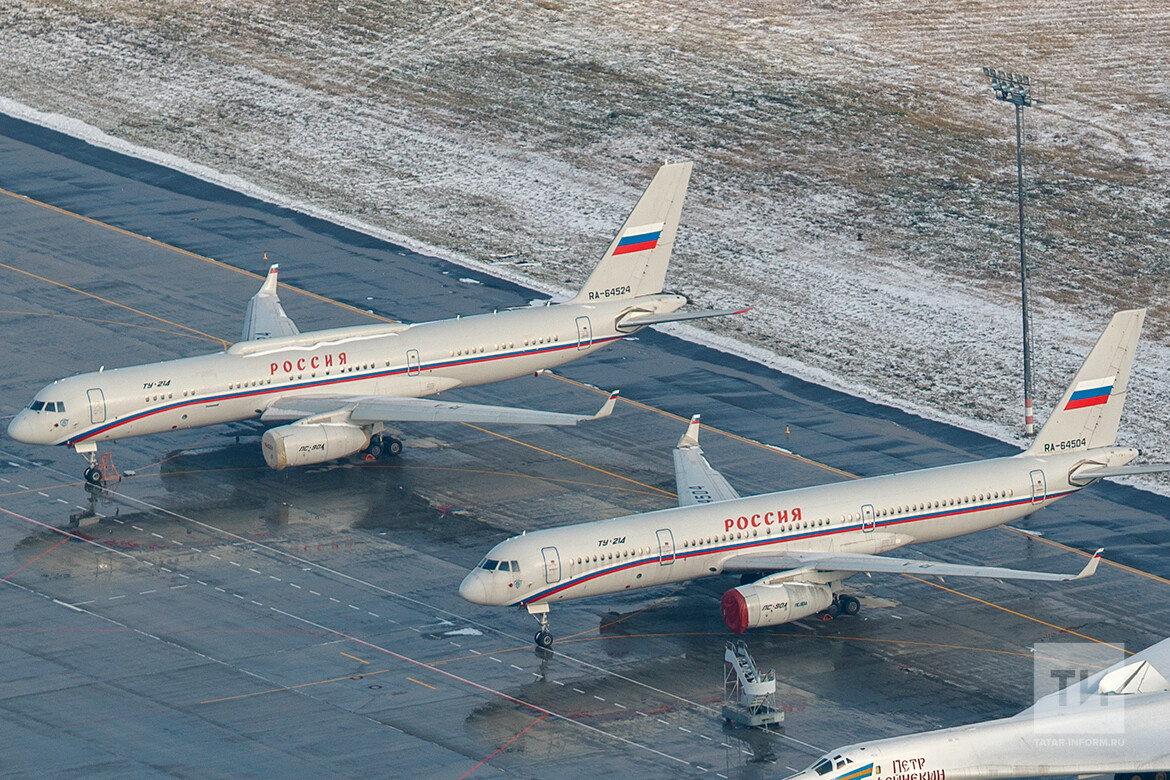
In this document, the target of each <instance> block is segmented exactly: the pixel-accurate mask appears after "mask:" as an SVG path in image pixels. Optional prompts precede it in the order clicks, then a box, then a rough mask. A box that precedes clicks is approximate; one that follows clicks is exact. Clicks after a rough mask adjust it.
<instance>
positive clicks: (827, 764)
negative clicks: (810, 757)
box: [813, 758, 833, 775]
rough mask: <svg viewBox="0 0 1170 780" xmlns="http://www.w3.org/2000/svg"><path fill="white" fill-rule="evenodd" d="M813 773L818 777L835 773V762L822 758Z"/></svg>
mask: <svg viewBox="0 0 1170 780" xmlns="http://www.w3.org/2000/svg"><path fill="white" fill-rule="evenodd" d="M813 771H814V772H816V773H817V774H818V775H827V774H828V773H829V772H832V771H833V762H832V761H830V760H829V759H827V758H822V759H821V760H820V761H818V762H817V763H816V765H815V766H813Z"/></svg>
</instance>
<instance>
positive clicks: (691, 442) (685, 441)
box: [675, 414, 699, 450]
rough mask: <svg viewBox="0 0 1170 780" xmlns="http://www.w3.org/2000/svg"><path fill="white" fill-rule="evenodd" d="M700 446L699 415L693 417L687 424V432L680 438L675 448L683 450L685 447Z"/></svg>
mask: <svg viewBox="0 0 1170 780" xmlns="http://www.w3.org/2000/svg"><path fill="white" fill-rule="evenodd" d="M698 446H699V415H697V414H696V415H695V416H694V417H692V418H691V422H690V424H688V425H687V432H686V433H684V434H683V435H682V438H681V439H679V440H678V444H677V445H676V446H675V449H678V450H681V449H682V448H684V447H698Z"/></svg>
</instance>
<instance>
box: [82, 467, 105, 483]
mask: <svg viewBox="0 0 1170 780" xmlns="http://www.w3.org/2000/svg"><path fill="white" fill-rule="evenodd" d="M84 476H85V481H86V482H88V483H89V484H91V485H100V484H102V473H101V471H99V470H97V469H95V468H92V467H90V468H87V469H86V470H85V473H84Z"/></svg>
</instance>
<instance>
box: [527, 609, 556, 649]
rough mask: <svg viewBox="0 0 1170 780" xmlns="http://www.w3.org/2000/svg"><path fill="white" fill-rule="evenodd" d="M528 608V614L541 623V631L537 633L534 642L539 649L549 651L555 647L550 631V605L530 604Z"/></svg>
mask: <svg viewBox="0 0 1170 780" xmlns="http://www.w3.org/2000/svg"><path fill="white" fill-rule="evenodd" d="M527 608H528V614H530V615H532V617H534V618H536V622H537V623H540V630H539V631H537V632H536V636H534V637H533V641H535V642H536V646H537V647H542V648H544V649H545V650H547V649H548V648H550V647H552V645H553V635H552V634H551V633H550V632H549V630H548V604H528V605H527Z"/></svg>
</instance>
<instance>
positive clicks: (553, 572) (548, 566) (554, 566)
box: [540, 547, 561, 585]
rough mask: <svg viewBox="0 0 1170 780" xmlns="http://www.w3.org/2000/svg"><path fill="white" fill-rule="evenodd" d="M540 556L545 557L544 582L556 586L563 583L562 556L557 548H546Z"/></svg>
mask: <svg viewBox="0 0 1170 780" xmlns="http://www.w3.org/2000/svg"><path fill="white" fill-rule="evenodd" d="M540 554H541V555H543V556H544V581H545V582H546V583H548V584H549V585H555V584H556V583H558V582H560V581H561V556H560V554H559V553H557V548H555V547H544V548H542V549H541V551H540Z"/></svg>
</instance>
